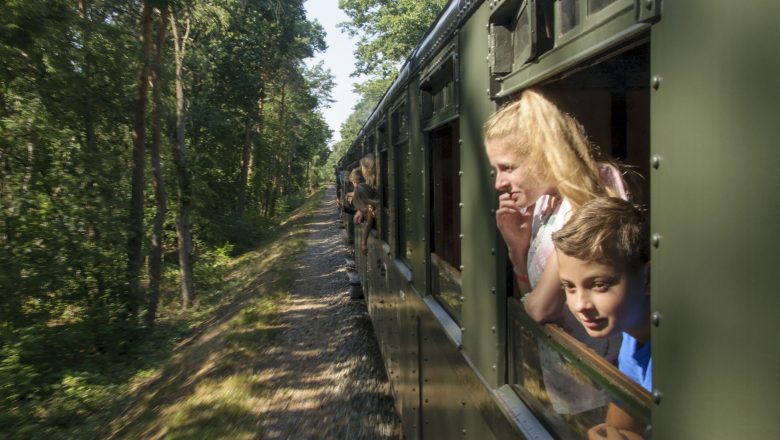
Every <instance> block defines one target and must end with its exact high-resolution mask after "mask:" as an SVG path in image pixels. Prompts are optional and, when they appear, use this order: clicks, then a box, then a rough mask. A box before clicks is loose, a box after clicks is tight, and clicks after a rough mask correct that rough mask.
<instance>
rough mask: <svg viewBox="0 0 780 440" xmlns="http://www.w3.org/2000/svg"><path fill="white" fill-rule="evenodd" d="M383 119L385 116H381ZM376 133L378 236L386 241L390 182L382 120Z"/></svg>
mask: <svg viewBox="0 0 780 440" xmlns="http://www.w3.org/2000/svg"><path fill="white" fill-rule="evenodd" d="M382 120H383V121H384V120H385V118H384V117H383V118H382ZM376 133H377V145H376V148H377V151H378V152H379V156H378V157H377V163H376V167H377V168H378V170H377V171H378V172H379V175H378V176H377V177H378V185H379V206H380V207H379V210H380V211H379V237H380V239H381V240H382V241H384V242H385V243H387V241H388V236H389V231H390V225H389V223H390V205H389V203H388V200H389V199H388V193H389V191H390V188H389V187H390V182H389V181H388V180H387V177H388V174H387V169H388V163H387V125H386V124H385V123H384V122H383V123H382V124H381V125H380V126H379V127H378V128H377V130H376Z"/></svg>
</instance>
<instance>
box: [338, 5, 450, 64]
mask: <svg viewBox="0 0 780 440" xmlns="http://www.w3.org/2000/svg"><path fill="white" fill-rule="evenodd" d="M446 4H447V0H431V1H424V2H421V1H415V0H393V1H388V0H339V8H341V9H342V10H343V11H344V12H345V13H346V14H347V16H348V17H349V21H347V22H344V23H342V24H341V27H342V28H343V29H345V30H346V31H347V32H348V33H349V34H350V36H352V37H355V36H359V39H358V43H357V49H356V51H355V56H356V58H357V66H356V68H355V75H370V76H372V77H378V78H388V77H392V76H393V75H394V74H395V72H396V71H397V70H398V68H399V67H400V63H402V62H403V61H404V60H406V58H407V57H408V56H409V54H410V53H411V51H412V49H414V48H415V46H417V43H419V41H420V39H421V38H422V37H423V35H424V34H425V32H426V31H427V30H428V28H429V27H430V26H431V24H432V23H433V20H434V19H435V18H436V16H437V15H438V14H439V12H440V11H441V10H442V8H443V7H444V6H445V5H446Z"/></svg>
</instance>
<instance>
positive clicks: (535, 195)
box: [485, 139, 555, 208]
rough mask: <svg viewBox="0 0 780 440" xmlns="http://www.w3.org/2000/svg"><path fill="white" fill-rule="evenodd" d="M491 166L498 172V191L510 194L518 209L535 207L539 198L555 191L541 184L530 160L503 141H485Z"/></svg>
mask: <svg viewBox="0 0 780 440" xmlns="http://www.w3.org/2000/svg"><path fill="white" fill-rule="evenodd" d="M485 150H486V151H487V155H488V159H489V160H490V165H491V166H492V167H493V168H494V169H495V170H496V189H497V190H498V191H501V192H505V193H509V194H510V195H511V197H512V199H513V200H514V201H515V204H516V205H517V207H518V208H527V207H529V206H531V205H533V204H534V203H535V202H536V200H537V199H539V197H541V196H542V195H544V194H549V193H551V192H553V191H554V190H555V188H554V186H553V185H548V184H545V183H544V182H541V181H540V180H539V179H538V178H537V177H536V176H535V175H533V173H531V172H530V171H529V170H530V168H531V167H530V164H529V163H528V160H524V158H522V157H521V156H519V155H518V154H517V153H516V152H515V151H514V150H513V149H512V148H511V146H510V145H509V144H508V143H507V142H504V141H502V140H496V139H491V140H488V141H485Z"/></svg>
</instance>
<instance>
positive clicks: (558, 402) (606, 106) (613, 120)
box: [507, 38, 652, 438]
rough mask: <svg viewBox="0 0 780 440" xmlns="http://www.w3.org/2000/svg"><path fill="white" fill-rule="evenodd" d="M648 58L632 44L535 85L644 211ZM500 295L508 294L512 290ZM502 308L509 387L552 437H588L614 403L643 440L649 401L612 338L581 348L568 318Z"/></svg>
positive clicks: (644, 48) (640, 45) (515, 302)
mask: <svg viewBox="0 0 780 440" xmlns="http://www.w3.org/2000/svg"><path fill="white" fill-rule="evenodd" d="M649 60H650V52H649V43H648V42H647V40H646V39H644V38H639V39H637V40H632V41H631V42H628V43H626V44H624V45H623V46H621V47H618V48H616V49H614V51H612V52H611V53H610V54H608V55H607V56H604V55H602V56H601V57H599V58H595V59H593V60H592V61H591V62H589V63H584V64H583V65H582V68H580V69H573V70H571V71H570V72H568V73H567V74H564V75H560V76H558V77H557V78H556V79H555V80H554V81H549V82H547V83H545V84H542V85H540V86H538V87H537V88H538V89H539V90H540V91H541V92H542V93H543V94H544V95H545V96H546V97H547V98H548V99H550V100H551V101H553V102H554V103H555V104H556V105H557V106H558V107H559V108H560V109H561V110H562V111H564V112H565V113H568V114H570V115H572V116H573V117H574V118H575V119H576V120H577V121H578V122H579V123H580V124H581V125H582V126H583V128H584V130H585V132H586V133H587V135H588V140H589V141H590V142H591V143H593V144H595V145H596V146H598V150H599V151H600V153H601V157H600V160H606V161H612V162H617V163H619V164H621V165H622V167H621V168H622V170H621V171H623V174H624V177H625V181H626V184H627V186H628V190H629V192H630V196H631V199H632V201H633V202H635V203H639V204H642V205H644V206H646V207H647V208H648V210H649V209H650V207H649V200H650V198H649V162H650V161H649V156H650V90H649V83H650V78H649V76H650V75H649V71H650V70H649V69H650V65H649ZM648 239H649V237H648ZM508 282H509V283H513V282H514V277H509V281H508ZM507 289H508V290H507V291H508V292H512V291H514V286H513V285H511V284H510V285H508V286H507ZM507 310H508V323H509V329H508V335H509V340H508V344H507V345H508V348H509V356H508V359H509V365H508V373H509V377H508V379H509V384H510V385H511V386H512V387H513V388H514V390H515V392H516V393H517V394H518V396H520V398H521V399H522V400H523V401H524V402H525V403H526V404H527V405H528V406H529V407H530V408H531V409H532V410H533V411H534V413H536V414H537V415H538V416H539V418H540V419H542V420H543V421H544V423H545V424H547V426H548V427H549V428H550V430H551V431H552V432H555V433H556V435H558V436H560V437H561V438H587V431H588V429H590V428H591V427H593V426H596V425H598V424H600V423H602V422H604V421H605V417H606V412H607V408H608V407H609V406H610V405H615V406H617V407H619V408H621V409H622V410H623V411H624V412H626V413H628V414H630V415H631V416H632V417H633V419H634V420H635V422H636V424H637V432H638V433H639V434H640V435H643V436H644V437H645V438H649V436H650V429H651V428H650V423H651V420H650V406H651V400H652V398H651V395H650V393H649V392H648V391H647V390H645V389H644V388H642V387H641V386H640V385H638V384H637V383H635V382H633V381H632V380H631V379H629V378H627V377H626V376H624V375H623V374H622V373H621V372H620V371H618V369H617V368H616V366H615V365H616V355H617V351H619V347H620V340H619V335H617V338H616V339H609V340H607V339H598V340H592V341H595V342H596V343H597V344H598V345H593V344H592V343H591V345H587V344H586V343H584V342H581V341H584V340H585V338H580V340H578V338H577V337H575V336H576V334H577V332H578V330H583V329H582V326H581V325H580V324H579V323H578V322H577V321H576V319H574V318H572V319H573V322H567V323H565V324H563V326H562V327H559V326H558V325H555V324H547V325H540V324H538V323H537V322H535V321H534V320H533V319H531V318H530V317H529V316H528V315H527V314H526V313H525V310H524V308H523V304H522V303H521V301H520V300H519V299H518V298H516V297H511V296H510V297H509V298H508V304H507ZM564 328H566V330H568V331H569V332H570V333H567V331H565V330H564ZM588 343H590V342H588ZM602 343H604V344H606V345H601V344H602Z"/></svg>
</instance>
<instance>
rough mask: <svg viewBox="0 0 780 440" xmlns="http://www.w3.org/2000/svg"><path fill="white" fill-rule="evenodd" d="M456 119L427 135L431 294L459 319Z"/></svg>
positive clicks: (458, 184)
mask: <svg viewBox="0 0 780 440" xmlns="http://www.w3.org/2000/svg"><path fill="white" fill-rule="evenodd" d="M458 145H459V142H458V123H457V120H456V121H453V122H450V123H448V124H445V125H444V126H442V127H439V128H437V129H435V130H433V131H431V132H430V133H429V149H430V161H429V164H430V166H429V168H430V173H429V176H430V188H431V195H430V201H431V243H430V245H431V260H432V263H433V274H432V289H431V291H432V293H433V295H434V296H436V297H437V299H438V300H439V302H440V303H442V305H443V306H444V307H445V309H447V311H448V312H449V313H450V314H451V315H452V316H453V318H455V319H456V320H459V319H460V312H461V303H462V299H461V289H460V263H461V254H460V212H459V211H460V210H459V208H458V204H459V203H460V182H459V177H458V176H459V173H458V171H459V170H460V151H459V147H458Z"/></svg>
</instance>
